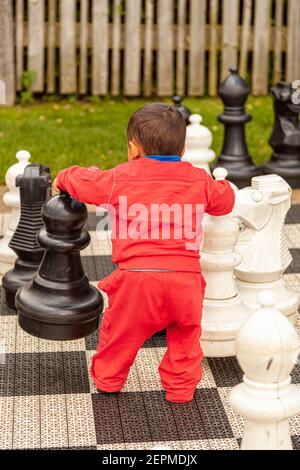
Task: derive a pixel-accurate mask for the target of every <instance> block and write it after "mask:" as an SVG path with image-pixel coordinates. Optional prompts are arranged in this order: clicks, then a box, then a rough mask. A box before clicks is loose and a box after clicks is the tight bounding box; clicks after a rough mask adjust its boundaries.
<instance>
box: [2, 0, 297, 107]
mask: <svg viewBox="0 0 300 470" xmlns="http://www.w3.org/2000/svg"><path fill="white" fill-rule="evenodd" d="M0 19H1V21H0V79H2V80H5V81H6V86H7V102H8V104H10V103H12V102H13V100H14V97H15V93H16V91H21V90H22V88H23V76H24V71H26V70H27V71H32V72H33V76H34V81H33V83H32V91H33V92H37V93H50V94H52V93H61V94H79V95H86V94H92V95H107V94H111V95H113V96H118V95H125V96H139V95H143V96H151V95H158V96H170V95H172V94H174V93H177V94H180V95H191V96H201V95H204V94H209V95H211V96H215V95H216V94H217V90H218V84H219V82H220V80H222V79H223V78H224V77H225V76H226V74H227V71H228V67H229V66H231V65H237V66H238V67H239V69H240V73H241V75H242V76H244V77H246V78H247V79H248V80H249V83H251V87H252V93H253V94H254V95H260V94H266V93H267V92H268V87H269V85H270V84H271V83H272V82H276V81H278V80H279V79H285V80H297V79H298V80H299V79H300V0H26V1H25V0H1V1H0Z"/></svg>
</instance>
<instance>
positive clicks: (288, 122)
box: [264, 82, 300, 188]
mask: <svg viewBox="0 0 300 470" xmlns="http://www.w3.org/2000/svg"><path fill="white" fill-rule="evenodd" d="M294 92H295V90H293V89H292V88H291V85H290V84H289V83H285V82H279V83H278V84H277V85H276V86H274V87H272V88H271V90H270V94H271V96H272V98H273V101H274V113H275V121H274V127H273V131H272V135H271V137H270V139H269V144H270V146H271V147H272V149H273V153H272V156H271V160H270V161H269V162H267V163H266V164H265V165H264V173H265V174H270V173H276V174H277V175H280V176H281V177H282V178H284V179H285V180H286V181H287V183H289V185H290V186H291V187H292V188H299V187H300V124H299V113H300V103H297V102H296V101H295V100H294V101H295V102H293V96H295V95H294Z"/></svg>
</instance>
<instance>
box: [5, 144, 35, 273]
mask: <svg viewBox="0 0 300 470" xmlns="http://www.w3.org/2000/svg"><path fill="white" fill-rule="evenodd" d="M16 159H17V160H18V163H15V164H14V165H12V166H11V167H10V168H9V169H8V171H7V172H6V175H5V182H6V185H7V187H8V192H6V193H5V194H4V196H3V202H4V204H5V205H6V206H8V207H10V208H11V214H10V221H9V225H8V228H7V230H6V231H5V233H4V235H3V237H2V238H1V239H0V275H2V276H3V274H5V273H6V271H8V270H9V269H10V268H11V267H12V265H13V263H14V261H15V259H16V255H15V253H14V252H13V251H12V250H11V249H10V248H9V246H8V244H9V242H10V239H11V237H12V235H13V233H14V231H15V229H16V227H17V225H18V223H19V219H20V205H21V204H20V192H19V188H17V187H16V178H17V176H19V175H21V174H23V172H24V169H25V167H26V166H27V165H28V164H29V159H30V153H29V152H27V151H26V150H20V151H19V152H18V153H17V155H16Z"/></svg>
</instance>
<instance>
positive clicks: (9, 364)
mask: <svg viewBox="0 0 300 470" xmlns="http://www.w3.org/2000/svg"><path fill="white" fill-rule="evenodd" d="M2 221H3V223H4V226H5V223H6V222H5V221H6V216H3V217H2ZM96 224H97V218H96V216H95V214H93V213H90V214H89V221H88V228H89V230H90V233H91V238H92V242H91V244H90V246H89V247H88V248H86V249H85V250H84V252H83V257H82V258H83V264H84V268H85V270H86V273H87V275H88V276H89V278H90V280H91V282H93V283H94V284H96V281H97V280H99V279H101V278H103V277H104V276H107V275H108V274H109V273H110V272H112V271H113V270H114V269H115V266H114V265H113V263H112V261H111V255H110V244H109V242H108V239H107V238H106V239H105V238H104V239H103V240H98V239H97V238H96V232H95V229H96ZM286 232H287V237H288V243H289V247H290V248H291V253H292V256H293V262H292V264H291V266H290V267H289V268H288V270H287V272H286V274H285V278H286V281H287V283H288V285H289V286H290V287H291V288H292V289H294V290H296V291H298V292H299V291H300V205H295V206H293V207H292V208H291V210H290V212H289V214H288V218H287V224H286ZM0 289H1V291H0V345H1V361H0V362H1V364H0V448H1V449H40V448H42V449H107V450H111V449H120V450H122V449H124V450H126V449H127V450H133V449H149V448H151V447H152V446H159V445H167V446H169V447H171V448H173V449H176V450H181V449H239V445H240V442H241V437H242V434H243V420H242V418H241V417H239V416H238V415H237V414H235V413H234V411H233V410H232V409H231V407H230V405H229V402H228V396H229V392H230V390H231V387H233V386H234V385H236V384H238V383H239V382H241V380H242V371H241V369H240V367H239V365H238V363H237V360H236V358H235V357H228V358H219V359H204V360H203V379H202V382H201V384H200V385H199V387H198V389H197V392H196V394H195V398H194V400H193V401H192V402H190V403H186V404H171V403H168V402H166V401H165V400H164V391H163V390H162V387H161V384H160V380H159V375H158V365H159V363H160V360H161V358H162V356H163V354H164V351H165V338H164V337H163V336H157V337H154V338H152V339H151V340H149V341H147V342H146V343H145V344H144V347H143V348H142V349H141V350H140V352H139V353H138V356H137V359H136V361H135V363H134V365H133V367H132V369H131V372H130V375H129V378H128V382H127V383H126V386H125V388H124V389H123V390H122V392H121V393H120V394H115V395H109V396H107V395H101V394H98V393H97V391H96V389H95V386H94V384H93V383H92V381H91V377H90V375H89V368H90V362H91V357H92V355H93V353H94V350H95V348H96V344H97V333H95V334H93V335H91V336H90V337H88V338H85V339H81V340H78V341H70V342H58V341H57V342H56V341H54V342H53V341H45V340H41V339H38V338H34V337H33V336H30V335H28V334H27V333H25V332H24V331H22V330H21V329H20V328H19V326H18V324H17V316H16V313H15V312H14V311H12V310H9V309H8V308H7V306H6V304H5V301H4V296H3V292H2V288H0ZM129 301H130V298H129ZM141 308H143V299H141ZM297 328H298V331H299V332H300V321H299V319H298V321H297ZM293 382H294V383H296V384H299V386H300V364H298V365H297V366H296V367H295V369H294V371H293ZM291 433H292V438H293V444H294V447H295V448H296V449H300V417H298V418H293V419H292V420H291Z"/></svg>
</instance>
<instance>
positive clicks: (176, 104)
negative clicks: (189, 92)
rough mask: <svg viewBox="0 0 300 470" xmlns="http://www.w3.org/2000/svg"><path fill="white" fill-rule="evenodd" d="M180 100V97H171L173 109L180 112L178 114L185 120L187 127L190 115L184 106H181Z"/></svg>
mask: <svg viewBox="0 0 300 470" xmlns="http://www.w3.org/2000/svg"><path fill="white" fill-rule="evenodd" d="M181 100H182V98H181V96H173V103H174V108H176V109H177V110H178V111H179V112H180V114H181V115H182V116H183V118H184V120H185V123H186V125H187V126H188V125H189V124H190V115H191V114H192V113H191V111H190V110H189V109H188V108H187V107H186V106H183V104H182V103H181Z"/></svg>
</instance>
